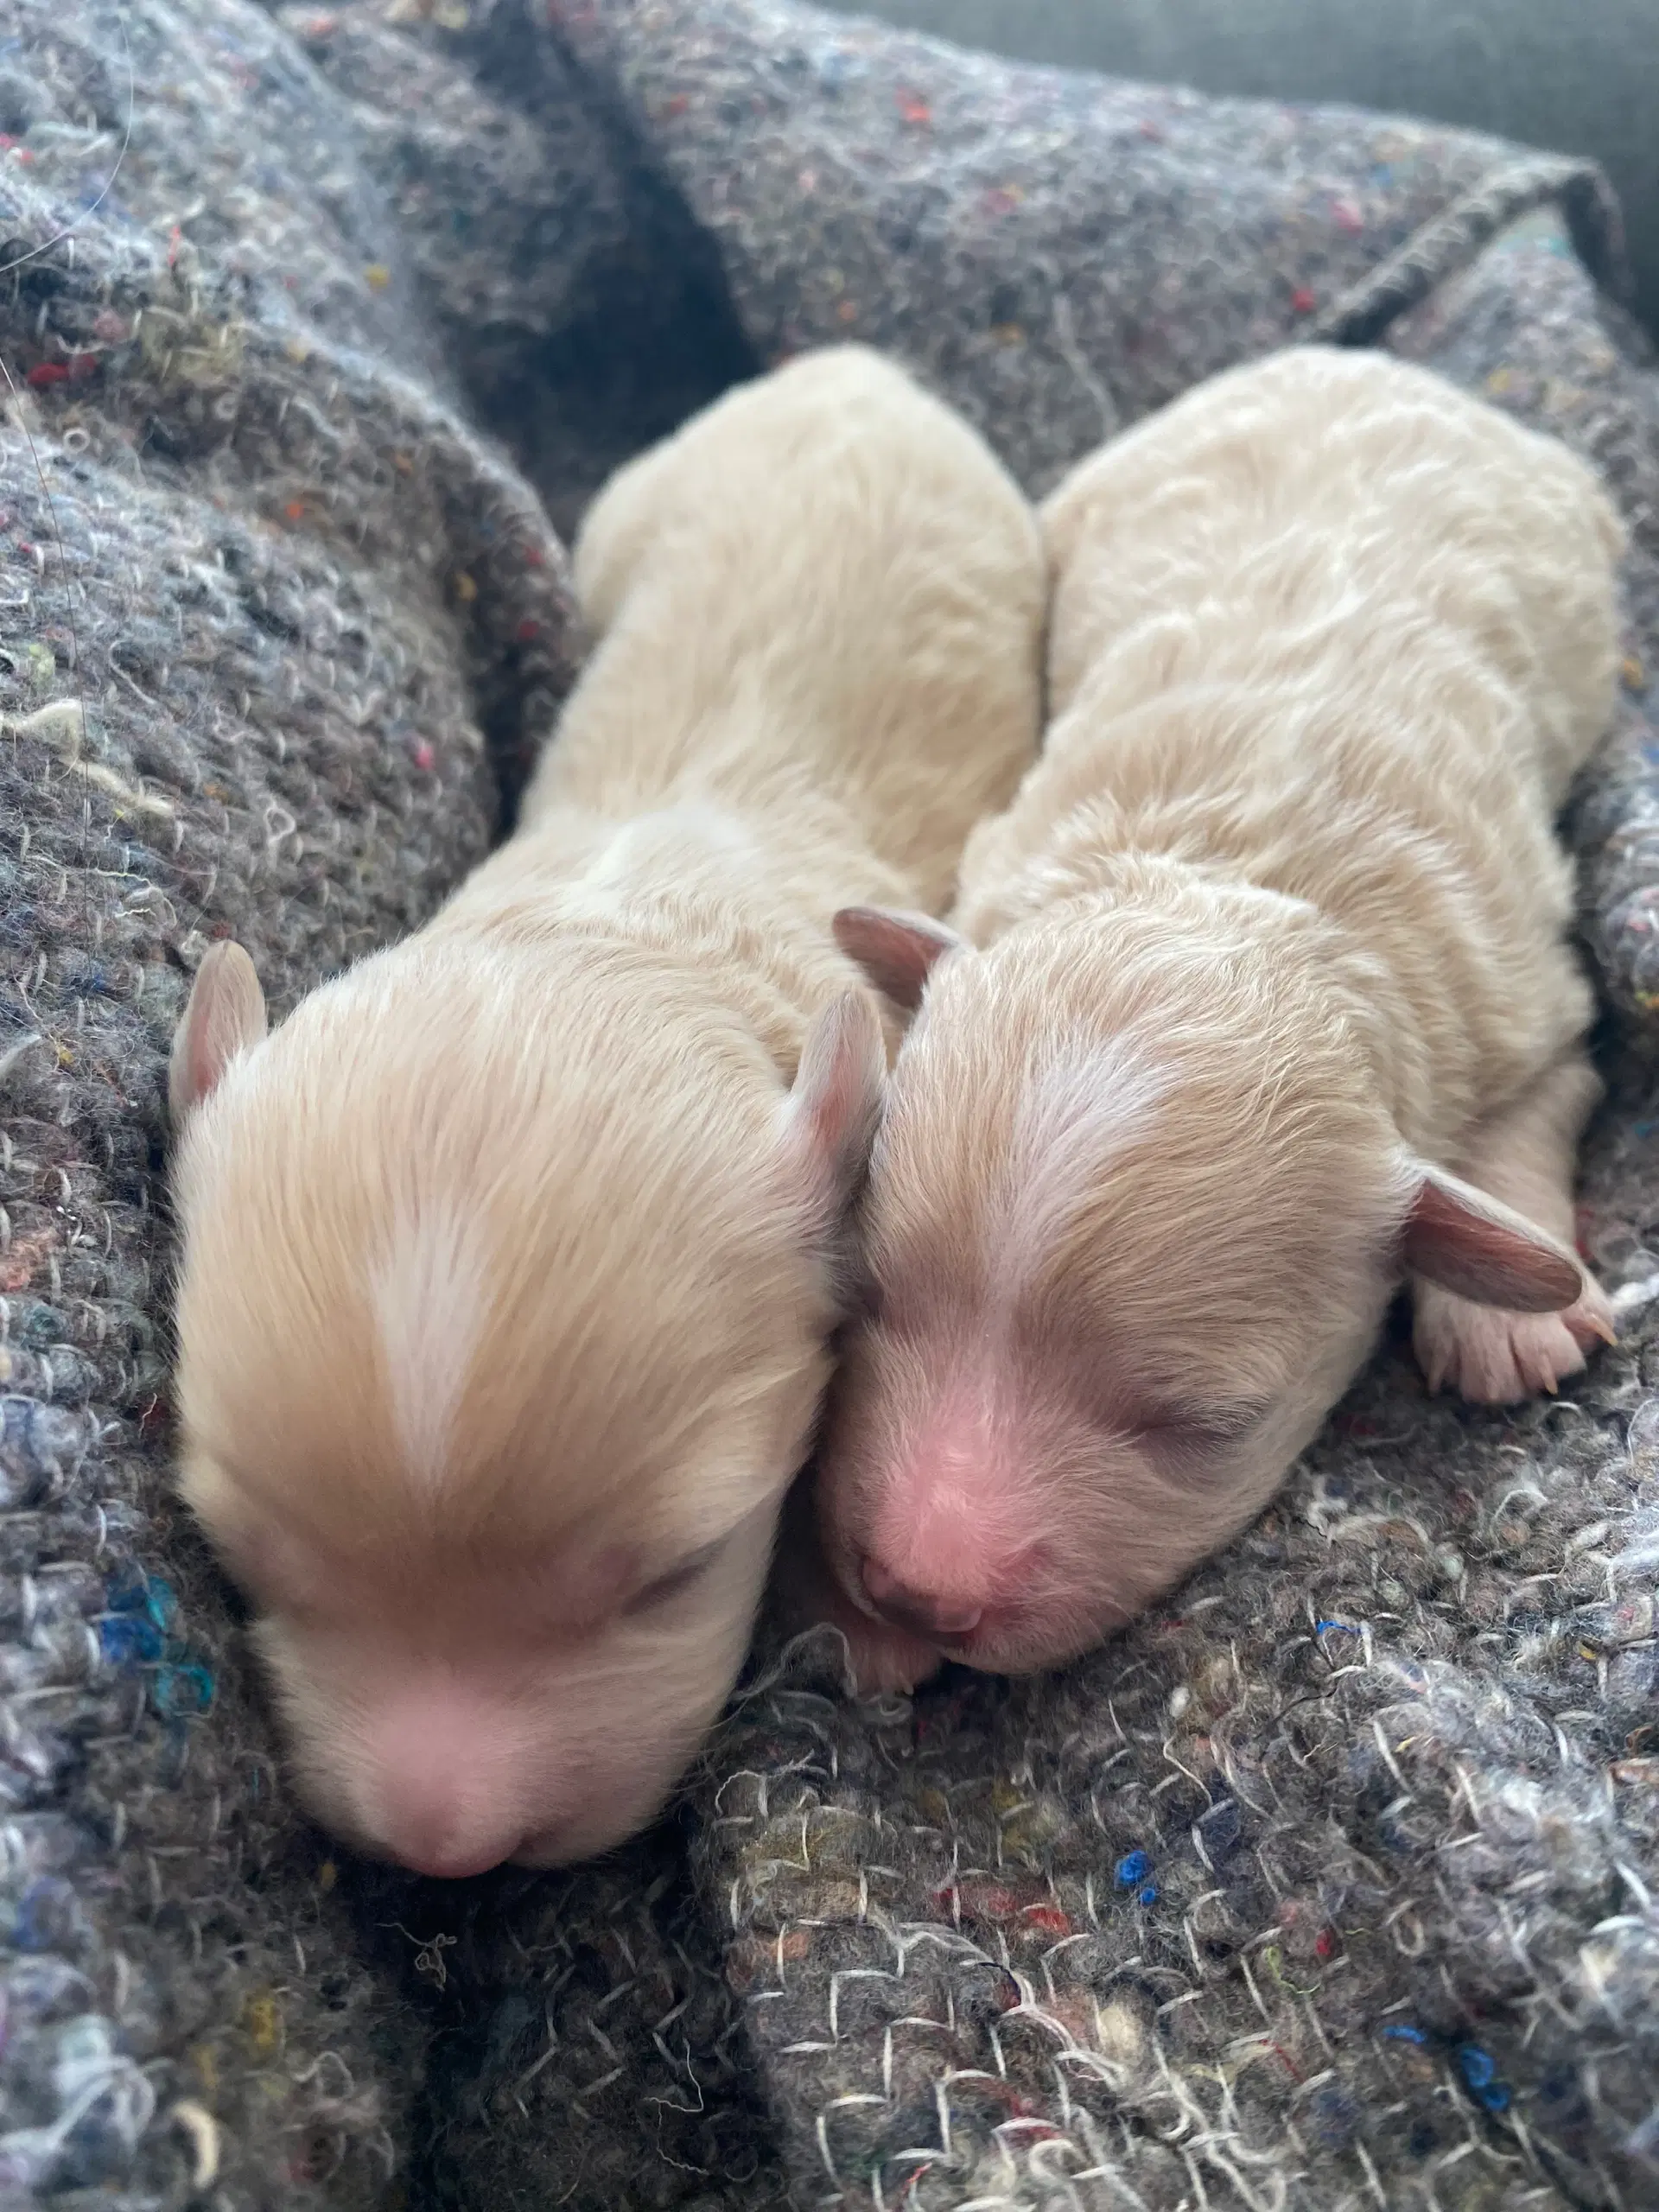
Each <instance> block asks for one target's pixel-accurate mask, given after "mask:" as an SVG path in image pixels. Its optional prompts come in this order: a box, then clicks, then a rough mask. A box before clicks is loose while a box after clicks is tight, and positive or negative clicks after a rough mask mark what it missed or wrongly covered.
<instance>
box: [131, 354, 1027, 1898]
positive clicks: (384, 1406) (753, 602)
mask: <svg viewBox="0 0 1659 2212" xmlns="http://www.w3.org/2000/svg"><path fill="white" fill-rule="evenodd" d="M576 581H577V589H578V593H579V595H580V597H581V600H582V605H583V609H584V613H585V615H586V616H587V618H588V621H589V623H590V626H592V628H593V629H594V631H595V632H597V633H598V635H599V639H600V642H599V645H598V647H597V650H596V652H595V653H594V658H593V659H592V661H591V662H590V664H589V665H588V671H587V672H586V674H585V675H584V677H583V678H582V682H581V683H580V685H579V686H578V688H577V690H576V691H575V694H574V695H573V696H572V697H571V699H570V701H569V705H568V707H567V709H566V710H565V714H564V716H563V721H562V724H561V727H560V729H559V732H558V735H557V739H556V743H555V744H554V745H553V746H552V747H551V748H550V751H549V752H548V753H547V755H546V757H545V759H544V760H543V763H542V764H541V766H540V768H539V771H538V772H537V777H536V779H535V780H534V783H533V785H532V787H531V791H529V793H528V795H527V798H526V801H525V804H524V810H523V816H522V821H521V825H520V827H519V828H518V831H517V833H516V834H515V835H514V836H512V839H511V840H510V841H509V842H507V843H506V844H505V846H504V847H503V848H502V849H500V851H499V852H498V853H497V854H496V855H495V856H494V857H493V859H491V860H490V861H487V862H486V864H485V865H484V866H483V867H482V868H480V869H479V870H478V871H477V873H476V874H474V876H473V877H472V878H471V879H470V880H469V881H468V882H467V883H466V884H465V885H464V886H463V887H462V888H461V891H460V892H459V893H458V894H457V895H456V896H455V898H454V899H453V900H452V901H451V902H450V903H449V905H448V906H447V907H446V908H445V909H444V910H443V911H442V912H441V913H440V914H439V915H438V917H437V918H436V919H435V921H434V922H433V923H432V924H431V925H429V927H428V928H426V929H424V930H423V931H421V932H420V933H419V934H418V935H417V936H416V937H414V938H410V940H409V941H408V942H406V943H404V944H400V945H398V946H397V947H395V948H394V949H392V950H389V951H386V952H383V953H381V954H379V955H378V956H377V957H374V958H372V959H369V960H365V962H363V963H362V964H361V965H360V966H359V967H357V968H355V969H353V970H352V971H351V972H350V973H349V974H347V975H346V976H344V977H343V978H341V979H340V981H338V982H333V983H330V984H329V985H327V987H326V988H323V989H321V990H319V991H317V992H316V993H315V995H313V996H311V997H310V998H308V999H307V1000H305V1001H303V1002H302V1004H301V1005H300V1007H298V1008H297V1009H296V1011H295V1012H294V1013H293V1014H291V1015H290V1016H289V1019H288V1020H286V1021H285V1022H283V1025H282V1026H281V1027H279V1028H277V1030H276V1031H275V1032H274V1033H271V1034H270V1036H267V1035H266V1023H265V1010H264V1002H263V999H262V997H261V994H260V989H259V986H258V983H257V980H256V978H255V976H254V973H253V969H252V965H251V962H250V961H249V959H248V958H247V957H246V955H245V953H243V952H241V951H240V950H238V948H236V947H235V946H233V945H228V944H227V945H223V946H219V947H217V948H215V950H213V952H212V953H210V954H209V956H208V957H207V959H206V960H205V961H204V963H202V966H201V969H200V973H199V975H198V976H197V979H196V982H195V985H194V990H193V992H192V995H191V998H190V1001H189V1005H188V1010H187V1012H186V1014H185V1016H184V1019H183V1021H182V1023H181V1027H180V1031H179V1033H178V1037H177V1040H176V1045H175V1052H174V1059H173V1067H172V1104H173V1109H174V1114H175V1122H176V1125H177V1127H178V1129H179V1131H180V1135H179V1141H178V1144H177V1148H176V1153H175V1163H174V1177H175V1192H176V1199H177V1208H178V1213H179V1217H180V1223H181V1231H182V1255H181V1274H180V1280H179V1287H178V1300H177V1317H178V1335H179V1364H178V1378H177V1404H178V1409H179V1415H180V1421H181V1441H182V1465H181V1483H182V1488H183V1491H184V1495H185V1497H187V1498H188V1501H189V1503H190V1504H191V1505H192V1506H193V1507H194V1510H195V1511H196V1513H197V1514H198V1515H199V1516H200V1519H201V1521H202V1522H203V1524H204V1525H205V1527H206V1529H207V1533H208V1535H209V1536H210V1537H211V1539H212V1541H213V1543H214V1545H215V1546H216V1547H217V1548H218V1550H219V1554H220V1555H221V1557H222V1559H223V1560H224V1562H225V1564H226V1567H227V1568H228V1569H229V1571H230V1573H232V1576H233V1577H234V1578H235V1579H236V1580H237V1581H238V1583H240V1584H241V1585H242V1586H243V1587H244V1588H245V1591H246V1592H248V1594H249V1595H250V1597H251V1599H252V1600H253V1603H254V1605H255V1607H256V1609H257V1612H258V1614H259V1616H260V1618H259V1621H258V1625H257V1629H256V1631H255V1634H256V1638H257V1647H258V1649H259V1651H260V1653H261V1654H262V1656H263V1657H264V1661H265V1662H267V1665H268V1667H269V1670H270V1678H271V1681H272V1683H273V1685H274V1688H275V1692H276V1696H277V1702H278V1705H279V1707H280V1710H281V1714H282V1717H283V1720H284V1721H285V1723H286V1726H287V1732H288V1735H289V1744H290V1748H291V1751H292V1758H293V1765H294V1771H295V1775H296V1780H297V1783H298V1784H299V1786H300V1789H301V1790H302V1794H303V1796H305V1797H306V1799H307V1800H308V1802H309V1804H310V1806H311V1807H312V1808H313V1809H314V1811H315V1813H316V1815H318V1816H319V1817H320V1818H321V1820H322V1821H324V1822H325V1823H326V1824H327V1826H328V1827H331V1828H332V1829H334V1831H335V1832H336V1833H337V1834H339V1835H340V1836H341V1837H343V1838H344V1839H346V1840H347V1841H348V1842H351V1843H353V1844H354V1845H356V1846H358V1847H360V1848H361V1849H363V1850H365V1851H367V1852H371V1853H378V1854H380V1855H384V1856H385V1857H388V1858H391V1859H396V1860H398V1861H400V1862H402V1863H404V1865H406V1866H410V1867H413V1868H416V1869H418V1870H421V1871H423V1872H428V1873H431V1874H438V1875H457V1876H458V1875H464V1874H467V1873H471V1872H478V1871H480V1870H482V1869H484V1868H486V1867H489V1866H494V1865H496V1864H497V1863H498V1862H500V1861H503V1860H512V1861H516V1862H518V1863H519V1864H521V1865H527V1866H549V1865H554V1864H558V1863H562V1862H564V1861H567V1860H569V1859H576V1858H579V1857H582V1856H583V1855H586V1854H587V1853H592V1852H595V1851H598V1850H601V1849H602V1848H604V1847H607V1846H609V1845H611V1844H613V1843H615V1842H616V1841H618V1840H620V1838H622V1837H623V1836H625V1835H626V1834H628V1833H629V1832H630V1831H631V1830H632V1829H633V1828H635V1827H638V1826H639V1825H640V1824H641V1823H642V1822H644V1821H646V1820H647V1819H649V1818H650V1817H651V1816H652V1815H653V1814H654V1813H655V1812H656V1811H657V1809H658V1807H659V1806H660V1805H661V1804H662V1802H663V1801H664V1797H665V1796H666V1795H667V1793H668V1791H669V1790H670V1789H671V1786H672V1784H673V1783H674V1782H675V1780H676V1778H677V1776H678V1774H679V1772H680V1771H681V1770H682V1768H683V1765H684V1764H685V1762H686V1760H687V1759H688V1758H689V1757H690V1755H691V1753H692V1752H693V1751H694V1750H695V1748H696V1745H697V1743H698V1740H699V1738H700V1737H701V1736H702V1732H703V1731H704V1729H705V1728H706V1726H707V1725H708V1724H709V1721H710V1720H711V1719H712V1718H713V1716H714V1715H715V1713H716V1711H717V1709H718V1707H720V1705H721V1701H722V1700H723V1699H724V1697H725V1696H726V1694H727V1692H728V1689H729V1688H730V1686H731V1684H732V1681H733V1680H734V1675H735V1674H736V1671H737V1669H738V1666H739V1664H740V1662H741V1657H742V1655H743V1651H744V1648H745V1644H746V1642H747V1636H748V1632H749V1628H750V1624H751V1619H752V1617H753V1612H754V1610H755V1606H756V1602H757V1599H758V1597H759V1595H760V1589H761V1586H762V1582H763V1580H764V1577H765V1574H766V1564H767V1560H768V1557H769V1554H770V1553H771V1550H772V1541H773V1534H774V1528H775V1523H776V1521H777V1517H778V1512H779V1503H780V1501H781V1499H782V1497H783V1494H784V1492H785V1488H786V1486H787V1484H788V1483H789V1481H790V1478H791V1476H792V1475H793V1474H794V1472H795V1471H796V1469H797V1467H798V1465H799V1463H800V1461H801V1459H802V1458H803V1457H804V1453H805V1451H806V1449H807V1446H808V1443H809V1440H810V1431H811V1428H812V1425H813V1421H814V1418H815V1414H816V1409H817V1404H818V1400H819V1397H820V1394H821V1392H822V1390H823V1385H824V1383H825V1380H826V1378H827V1376H828V1373H829V1350H828V1346H829V1337H830V1332H831V1330H832V1328H833V1326H834V1325H835V1323H836V1319H837V1304H836V1290H837V1285H836V1258H837V1253H838V1247H839V1245H840V1243H841V1241H842V1224H843V1216H844V1212H845V1209H846V1206H847V1203H848V1200H849V1194H850V1192H851V1191H852V1189H853V1186H854V1184H855V1180H856V1179H857V1178H858V1177H859V1176H860V1175H861V1173H862V1168H863V1164H864V1158H865V1154H866V1150H867V1146H868V1135H869V1132H870V1128H871V1126H872V1123H873V1119H874V1111H875V1109H876V1105H877V1102H878V1097H879V1091H880V1084H881V1083H882V1080H883V1078H884V1076H885V1072H886V1065H887V1052H886V1046H885V1044H884V1036H883V1017H882V1014H881V1012H880V1006H879V1002H878V1001H877V999H876V998H875V996H874V994H873V993H872V992H871V991H870V990H869V988H868V986H867V985H866V983H865V982H864V981H863V978H862V977H861V975H860V973H859V971H858V969H857V968H856V967H855V965H854V963H853V962H852V961H851V960H850V959H849V957H847V956H846V955H845V954H844V953H842V952H841V951H839V950H837V948H836V944H835V942H834V939H833V937H832V935H831V926H830V925H831V918H832V916H833V915H834V913H835V912H836V908H837V907H839V906H845V905H847V904H848V903H849V901H857V900H870V899H874V900H888V899H897V900H899V902H900V903H902V904H906V905H914V906H920V907H923V908H929V907H933V908H937V907H938V906H942V905H943V904H944V901H945V899H946V898H947V897H948V895H949V893H950V886H951V883H952V880H953V878H954V874H955V870H956V866H957V861H958V858H959V856H960V853H961V849H962V845H963V840H964V838H965V837H966V835H967V833H968V830H969V827H970V825H971V824H972V823H974V821H976V819H977V818H979V817H981V816H982V815H983V814H984V813H985V812H986V811H987V810H988V809H990V808H994V807H997V806H1001V805H1004V804H1007V800H1008V798H1009V797H1010V796H1011V795H1012V793H1013V791H1014V787H1015V785H1016V783H1017V781H1018V779H1019V776H1020V772H1021V771H1022V770H1023V768H1024V767H1025V766H1027V763H1028V761H1029V760H1030V758H1031V755H1032V753H1033V747H1034V745H1035V742H1036V737H1037V731H1038V724H1039V689H1040V676H1041V667H1040V663H1041V639H1040V632H1041V625H1042V621H1043V616H1044V601H1045V575H1044V568H1043V557H1042V550H1041V543H1040V538H1039V533H1038V529H1037V524H1036V518H1035V517H1034V515H1033V512H1031V510H1030V509H1029V507H1028V506H1027V504H1026V502H1025V501H1024V500H1023V499H1022V498H1021V497H1020V494H1019V493H1018V492H1017V491H1016V490H1015V488H1014V486H1013V484H1012V483H1011V482H1010V481H1009V480H1008V479H1007V477H1006V476H1005V474H1003V472H1002V471H1001V468H1000V467H998V465H997V464H996V463H995V461H993V459H992V458H991V456H990V454H989V453H988V451H987V449H986V448H984V446H983V445H982V443H981V442H980V441H979V440H978V439H977V438H976V436H975V435H973V434H972V433H971V432H970V431H969V429H967V428H966V427H965V426H964V425H963V423H960V422H959V421H957V419H956V417H955V416H952V415H950V413H948V412H947V411H946V410H944V409H943V408H942V407H940V406H939V405H938V404H936V403H935V402H933V401H932V400H931V399H929V398H927V397H925V396H924V395H923V394H922V393H921V392H920V391H918V389H917V388H916V387H915V386H914V385H912V384H911V383H910V382H909V381H908V380H907V379H906V378H905V377H903V376H902V375H901V374H900V373H899V372H898V371H897V370H895V369H893V368H891V367H889V366H887V365H885V364H884V363H882V362H881V361H880V359H877V358H876V357H875V356H874V355H872V354H869V353H864V352H862V351H861V350H856V349H849V350H844V351H842V350H836V351H832V352H828V353H823V354H819V355H817V356H812V357H808V358H805V359H802V360H801V361H799V362H798V363H796V364H794V365H791V366H789V367H787V368H785V369H782V370H780V371H779V372H777V373H775V374H773V375H772V376H770V377H767V378H763V379H762V380H760V381H759V382H757V383H754V384H752V385H747V386H745V387H743V388H742V389H741V390H739V391H736V392H735V393H734V394H733V395H731V396H730V397H728V398H726V399H724V400H723V401H721V403H720V404H717V405H716V406H715V407H713V408H711V409H709V410H708V411H707V412H706V413H705V414H703V415H702V416H700V417H698V418H697V419H696V420H695V421H694V422H693V423H690V425H689V426H688V427H687V428H686V429H683V430H682V431H681V432H680V433H679V434H678V435H677V436H675V437H673V438H671V439H670V440H669V441H668V442H666V443H665V444H664V445H663V446H661V447H659V448H657V449H656V450H655V451H653V452H652V453H650V454H646V455H645V457H644V458H642V459H641V460H639V461H636V462H635V463H633V464H632V466H630V467H627V468H626V469H625V470H623V471H622V473H621V474H620V475H619V476H618V477H617V479H616V480H614V482H613V484H612V485H611V486H610V487H609V488H608V489H607V492H606V493H605V494H604V495H603V496H602V497H601V499H600V501H599V502H598V504H597V505H596V506H595V508H594V512H593V514H592V517H591V518H590V520H589V521H588V525H587V528H586V530H585V531H584V533H583V535H582V542H581V544H580V547H579V549H578V552H577V558H576Z"/></svg>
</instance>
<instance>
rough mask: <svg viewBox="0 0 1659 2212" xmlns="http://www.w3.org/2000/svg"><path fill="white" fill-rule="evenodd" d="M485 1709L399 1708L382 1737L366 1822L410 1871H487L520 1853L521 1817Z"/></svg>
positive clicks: (463, 1874)
mask: <svg viewBox="0 0 1659 2212" xmlns="http://www.w3.org/2000/svg"><path fill="white" fill-rule="evenodd" d="M504 1749H505V1746H502V1745H494V1744H493V1743H492V1741H491V1737H490V1730H489V1727H488V1725H487V1719H486V1716H484V1715H480V1714H467V1713H460V1712H452V1711H449V1710H447V1709H438V1710H432V1709H428V1710H419V1709H417V1710H416V1711H414V1712H410V1713H404V1714H400V1715H398V1716H397V1719H396V1720H395V1721H393V1722H392V1723H391V1724H390V1725H388V1726H386V1727H385V1730H384V1732H383V1733H382V1737H381V1741H380V1745H379V1757H378V1759H377V1760H376V1762H375V1768H374V1772H373V1779H372V1789H371V1792H370V1793H369V1796H370V1802H369V1803H368V1805H367V1806H366V1807H365V1812H366V1815H367V1819H366V1821H365V1826H366V1827H367V1829H368V1832H369V1834H370V1835H371V1836H372V1839H373V1840H374V1842H375V1844H376V1845H377V1846H378V1848H379V1850H380V1851H381V1852H383V1853H385V1856H386V1857H387V1858H389V1859H395V1860H396V1861H397V1864H398V1865H399V1866H406V1867H408V1868H409V1869H410V1872H412V1873H416V1874H430V1875H435V1876H436V1877H438V1878H440V1879H442V1880H445V1881H461V1880H463V1879H465V1878H467V1876H468V1875H472V1874H485V1873H487V1872H489V1871H490V1869H491V1868H492V1867H493V1866H501V1865H502V1864H503V1863H504V1862H505V1860H507V1859H512V1858H513V1857H515V1856H516V1855H517V1853H518V1851H519V1850H520V1848H521V1847H522V1846H523V1844H524V1826H525V1824H524V1818H523V1815H522V1811H521V1809H520V1807H519V1805H518V1802H516V1799H515V1797H514V1795H513V1793H512V1788H511V1779H512V1778H511V1774H510V1772H508V1771H505V1770H504V1769H505V1759H504V1758H503V1757H502V1756H501V1753H502V1751H504Z"/></svg>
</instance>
